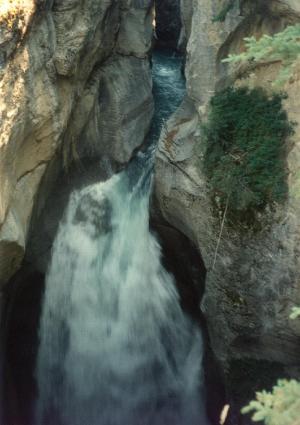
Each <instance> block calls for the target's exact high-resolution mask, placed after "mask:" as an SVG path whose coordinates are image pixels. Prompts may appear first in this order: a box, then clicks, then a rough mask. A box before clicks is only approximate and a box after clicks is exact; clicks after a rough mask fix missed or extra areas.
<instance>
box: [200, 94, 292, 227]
mask: <svg viewBox="0 0 300 425" xmlns="http://www.w3.org/2000/svg"><path fill="white" fill-rule="evenodd" d="M282 98H283V96H282V95H280V94H275V95H273V96H271V97H269V96H268V95H267V94H266V93H265V92H264V91H263V90H262V89H260V88H256V89H253V90H249V89H248V88H246V87H242V88H236V89H235V88H232V87H230V88H227V89H225V90H223V91H221V92H219V93H217V94H216V95H215V96H214V97H213V98H212V99H211V102H210V113H209V116H208V121H207V123H206V124H205V125H204V126H203V135H204V140H205V150H204V155H203V167H204V171H205V173H206V175H207V177H208V180H209V183H210V188H211V193H212V198H213V201H214V202H215V205H216V206H217V207H218V208H220V209H221V210H223V211H224V210H225V209H228V214H230V215H231V216H232V218H235V219H236V218H238V219H240V220H241V221H243V220H248V219H249V218H251V219H253V216H254V215H255V212H256V211H257V210H260V211H262V210H263V209H264V208H265V207H266V205H268V204H269V205H270V204H274V203H280V202H283V201H284V199H285V198H286V195H287V183H286V175H287V170H286V165H285V160H286V143H285V142H286V138H287V136H288V135H290V134H291V133H292V125H291V124H290V123H289V121H288V118H287V115H286V112H285V111H284V110H283V109H282Z"/></svg>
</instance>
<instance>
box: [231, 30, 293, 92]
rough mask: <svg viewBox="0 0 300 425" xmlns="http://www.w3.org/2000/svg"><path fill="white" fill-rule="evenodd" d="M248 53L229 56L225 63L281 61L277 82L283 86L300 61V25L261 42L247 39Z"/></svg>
mask: <svg viewBox="0 0 300 425" xmlns="http://www.w3.org/2000/svg"><path fill="white" fill-rule="evenodd" d="M245 44H246V51H245V52H243V53H241V54H237V55H229V56H228V58H226V59H224V61H223V62H245V61H252V62H256V63H259V62H261V61H271V62H272V61H281V62H282V65H283V66H282V69H281V71H280V73H279V75H278V79H277V80H276V83H277V84H283V83H284V82H286V81H287V80H288V79H289V78H290V77H291V76H292V74H293V70H294V66H295V64H296V63H297V62H299V61H300V24H297V25H291V26H288V27H287V28H286V29H285V30H284V31H282V32H279V33H277V34H275V35H274V36H269V35H264V36H262V37H261V38H260V39H259V40H256V38H255V37H248V38H245Z"/></svg>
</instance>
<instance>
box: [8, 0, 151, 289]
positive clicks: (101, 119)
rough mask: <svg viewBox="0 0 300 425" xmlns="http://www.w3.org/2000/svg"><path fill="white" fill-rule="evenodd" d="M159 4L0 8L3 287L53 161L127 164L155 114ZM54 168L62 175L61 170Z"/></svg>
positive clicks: (128, 1) (109, 1) (22, 3)
mask: <svg viewBox="0 0 300 425" xmlns="http://www.w3.org/2000/svg"><path fill="white" fill-rule="evenodd" d="M151 3H152V2H151V0H85V1H78V0H36V1H34V0H13V1H10V2H9V1H6V0H4V2H1V5H0V179H1V187H0V283H2V284H3V283H5V282H6V281H7V280H8V279H9V278H10V277H11V276H12V274H13V273H14V272H15V271H16V270H17V268H18V267H19V265H20V263H21V261H22V258H23V255H24V249H25V245H26V238H27V234H28V227H29V223H30V218H31V214H32V209H33V205H34V202H35V198H36V194H37V192H38V189H39V186H40V183H41V181H42V179H43V176H44V175H45V173H46V171H47V170H48V168H49V164H50V163H51V166H52V167H53V162H55V161H57V158H58V157H64V162H65V163H67V162H71V161H72V159H74V158H78V157H82V156H93V157H101V156H104V155H105V156H108V157H109V158H111V159H112V160H114V161H117V162H119V163H124V162H126V161H128V159H129V158H130V156H131V154H132V152H133V150H134V149H135V148H136V147H137V146H139V145H140V144H141V143H142V142H143V140H144V137H145V134H146V133H147V130H148V127H149V123H150V119H151V115H152V109H153V105H152V94H151V75H150V69H149V63H148V58H147V53H148V51H149V49H150V46H151V38H152V11H151V6H152V5H151ZM54 168H55V167H54Z"/></svg>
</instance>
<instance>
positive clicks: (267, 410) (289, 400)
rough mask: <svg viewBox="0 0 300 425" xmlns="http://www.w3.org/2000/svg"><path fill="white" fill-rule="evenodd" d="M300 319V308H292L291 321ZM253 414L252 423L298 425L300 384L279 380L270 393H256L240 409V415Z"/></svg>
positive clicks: (299, 423) (299, 421) (293, 380)
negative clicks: (254, 397)
mask: <svg viewBox="0 0 300 425" xmlns="http://www.w3.org/2000/svg"><path fill="white" fill-rule="evenodd" d="M298 317H300V308H299V307H293V309H292V313H291V315H290V318H291V319H293V320H294V319H296V318H298ZM250 412H254V414H253V416H252V420H253V421H254V422H260V421H262V422H264V423H265V425H300V382H298V381H296V380H295V379H292V380H290V381H288V380H286V379H281V380H279V381H278V382H277V385H275V386H274V387H273V389H272V391H271V392H268V391H261V392H258V393H256V399H255V400H253V401H251V402H250V403H249V405H248V406H246V407H244V408H243V409H242V413H244V414H247V413H250Z"/></svg>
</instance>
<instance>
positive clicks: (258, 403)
mask: <svg viewBox="0 0 300 425" xmlns="http://www.w3.org/2000/svg"><path fill="white" fill-rule="evenodd" d="M253 411H254V412H255V413H254V414H253V416H252V420H253V421H254V422H259V421H263V422H264V423H265V424H266V425H300V383H299V382H297V381H295V380H291V381H288V380H285V379H282V380H279V381H278V383H277V385H276V386H275V387H274V388H273V390H272V391H271V392H268V391H261V392H258V393H257V394H256V400H253V401H251V402H250V403H249V405H248V406H246V407H245V408H244V409H242V413H249V412H253Z"/></svg>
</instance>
